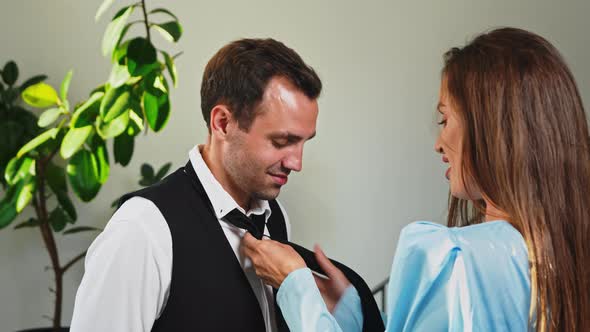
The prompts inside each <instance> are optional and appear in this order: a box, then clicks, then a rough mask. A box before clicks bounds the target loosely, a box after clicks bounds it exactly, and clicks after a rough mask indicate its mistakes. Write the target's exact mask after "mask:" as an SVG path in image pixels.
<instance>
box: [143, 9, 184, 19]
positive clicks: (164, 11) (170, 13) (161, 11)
mask: <svg viewBox="0 0 590 332" xmlns="http://www.w3.org/2000/svg"><path fill="white" fill-rule="evenodd" d="M156 13H165V14H168V15H170V16H172V18H174V19H175V20H177V21H178V17H176V15H174V14H172V12H170V11H169V10H168V9H165V8H156V9H153V10H151V11H150V12H149V14H156Z"/></svg>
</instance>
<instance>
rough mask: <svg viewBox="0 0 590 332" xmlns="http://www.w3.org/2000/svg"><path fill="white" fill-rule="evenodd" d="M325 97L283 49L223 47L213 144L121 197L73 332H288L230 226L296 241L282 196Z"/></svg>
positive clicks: (205, 104)
mask: <svg viewBox="0 0 590 332" xmlns="http://www.w3.org/2000/svg"><path fill="white" fill-rule="evenodd" d="M321 88H322V84H321V81H320V79H319V78H318V76H317V75H316V73H315V72H314V70H313V69H312V68H311V67H309V66H307V65H306V64H305V63H304V62H303V60H302V59H301V58H300V56H299V55H297V53H295V52H294V51H293V50H292V49H290V48H288V47H286V46H285V45H284V44H282V43H280V42H278V41H275V40H272V39H243V40H238V41H235V42H233V43H230V44H228V45H226V46H225V47H223V48H222V49H221V50H219V51H218V52H217V54H215V55H214V56H213V58H212V59H211V60H210V61H209V63H208V64H207V67H206V68H205V72H204V75H203V81H202V86H201V109H202V112H203V117H204V119H205V122H206V124H207V127H208V129H209V135H208V137H207V141H206V143H205V144H204V145H199V146H197V147H195V148H193V149H191V150H190V151H189V162H188V163H187V165H186V166H185V167H183V168H181V169H179V170H178V171H176V172H174V173H173V174H171V175H170V176H168V177H167V178H166V179H164V180H163V181H162V182H161V183H159V184H156V185H154V186H152V187H148V188H146V189H144V190H141V191H138V192H135V193H131V194H128V195H126V196H125V197H124V198H123V199H122V202H124V203H123V204H122V205H121V207H120V208H119V209H118V210H117V212H116V213H115V214H114V215H113V217H112V218H111V220H110V221H109V223H108V225H107V227H106V228H105V230H104V232H103V233H102V234H101V235H99V236H98V237H97V239H96V240H95V241H94V243H92V245H91V246H90V248H89V250H88V254H87V257H86V262H85V269H86V272H85V274H84V277H83V279H82V283H81V285H80V287H79V289H78V293H77V295H76V302H75V307H74V314H73V318H72V323H71V331H74V332H77V331H85V332H87V331H126V332H128V331H150V330H151V331H264V330H266V331H278V330H279V328H278V327H277V325H280V324H278V322H279V321H281V318H280V313H275V299H274V294H273V290H272V288H271V287H270V286H267V285H265V284H263V282H262V281H261V280H260V279H259V278H258V277H257V276H256V274H255V272H254V270H253V268H252V266H251V263H250V261H249V260H247V259H246V258H245V257H244V256H243V254H242V253H240V250H239V246H240V242H241V238H242V237H243V235H244V233H245V230H243V229H241V228H238V227H235V226H234V225H233V224H232V223H231V222H230V220H229V219H230V217H231V216H233V215H234V214H235V213H236V212H240V213H242V214H246V215H247V216H250V217H252V220H259V222H260V221H262V223H261V224H260V226H259V227H260V228H259V229H262V230H263V231H264V234H265V235H268V236H272V237H273V238H283V239H284V240H286V239H287V237H288V233H289V222H288V218H287V214H286V213H285V211H284V209H283V208H282V207H281V206H280V205H279V204H278V202H277V201H275V198H276V197H277V196H278V195H279V192H280V190H281V187H282V186H284V185H285V184H286V183H287V179H288V176H289V173H290V172H291V171H295V172H298V171H300V170H301V168H302V156H303V146H304V143H305V142H306V141H307V140H309V139H311V138H312V137H314V136H315V131H316V120H317V115H318V104H317V101H316V99H317V98H318V96H319V95H320V92H321ZM256 216H258V217H256Z"/></svg>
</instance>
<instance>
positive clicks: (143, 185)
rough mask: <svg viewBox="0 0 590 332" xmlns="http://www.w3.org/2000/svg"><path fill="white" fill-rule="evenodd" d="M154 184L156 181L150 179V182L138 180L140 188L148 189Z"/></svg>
mask: <svg viewBox="0 0 590 332" xmlns="http://www.w3.org/2000/svg"><path fill="white" fill-rule="evenodd" d="M154 183H156V181H155V180H154V179H151V180H148V179H141V180H139V185H140V186H142V187H149V186H151V185H152V184H154Z"/></svg>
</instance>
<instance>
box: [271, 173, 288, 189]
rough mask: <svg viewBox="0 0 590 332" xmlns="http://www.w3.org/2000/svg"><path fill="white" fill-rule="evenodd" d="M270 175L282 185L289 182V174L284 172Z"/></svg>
mask: <svg viewBox="0 0 590 332" xmlns="http://www.w3.org/2000/svg"><path fill="white" fill-rule="evenodd" d="M270 176H271V177H272V179H273V180H274V182H275V183H276V184H278V185H280V186H283V185H285V184H286V183H287V180H288V179H289V176H288V175H284V174H270Z"/></svg>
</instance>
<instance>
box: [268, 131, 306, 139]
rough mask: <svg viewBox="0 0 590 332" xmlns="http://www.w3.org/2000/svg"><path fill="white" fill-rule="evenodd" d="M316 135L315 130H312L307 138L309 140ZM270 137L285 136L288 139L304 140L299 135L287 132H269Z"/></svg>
mask: <svg viewBox="0 0 590 332" xmlns="http://www.w3.org/2000/svg"><path fill="white" fill-rule="evenodd" d="M315 135H316V132H314V133H313V134H311V136H309V138H308V139H307V140H310V139H312V138H314V137H315ZM269 137H270V138H285V139H287V140H289V141H301V140H304V138H303V137H301V136H299V135H295V134H292V133H289V132H278V133H271V134H270V135H269Z"/></svg>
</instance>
